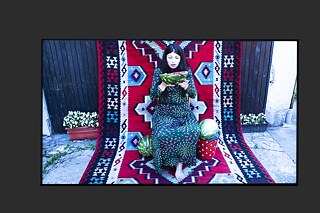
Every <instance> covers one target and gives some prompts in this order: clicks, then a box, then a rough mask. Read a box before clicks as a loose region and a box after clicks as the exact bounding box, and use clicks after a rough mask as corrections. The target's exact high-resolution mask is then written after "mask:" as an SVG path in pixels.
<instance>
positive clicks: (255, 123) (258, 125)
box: [240, 112, 268, 133]
mask: <svg viewBox="0 0 320 213" xmlns="http://www.w3.org/2000/svg"><path fill="white" fill-rule="evenodd" d="M240 122H241V125H242V132H244V133H246V132H264V131H266V129H267V125H268V123H267V119H266V115H265V114H264V113H262V112H261V113H259V114H253V113H249V114H247V115H244V114H240Z"/></svg>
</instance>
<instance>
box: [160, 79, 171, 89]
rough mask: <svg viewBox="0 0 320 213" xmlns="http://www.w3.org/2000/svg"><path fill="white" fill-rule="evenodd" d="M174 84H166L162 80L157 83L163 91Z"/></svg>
mask: <svg viewBox="0 0 320 213" xmlns="http://www.w3.org/2000/svg"><path fill="white" fill-rule="evenodd" d="M172 86H174V85H173V84H166V83H164V82H163V81H162V82H161V84H160V85H159V88H160V89H161V90H162V91H164V90H165V89H166V88H167V87H172Z"/></svg>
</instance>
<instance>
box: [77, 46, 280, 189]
mask: <svg viewBox="0 0 320 213" xmlns="http://www.w3.org/2000/svg"><path fill="white" fill-rule="evenodd" d="M170 42H176V43H177V44H179V45H180V46H181V47H182V48H183V49H184V51H185V55H186V57H187V60H188V63H189V65H190V67H191V70H192V73H193V77H194V82H195V86H196V89H197V92H198V95H197V97H196V98H194V99H191V102H190V105H191V108H192V110H193V113H194V114H195V115H196V118H197V119H198V121H199V122H200V121H202V120H203V119H206V118H212V119H214V120H215V121H216V122H217V123H218V126H219V128H220V130H221V133H222V134H221V137H220V139H219V141H218V144H217V148H216V154H215V156H214V157H213V158H212V159H209V160H201V159H197V164H196V165H195V166H193V167H184V168H183V169H184V173H185V174H187V176H186V178H184V179H183V180H181V181H177V180H176V179H175V178H174V170H173V168H168V167H164V172H163V174H162V175H159V174H157V173H155V171H154V166H153V159H152V156H151V157H143V156H142V155H141V154H140V153H139V152H138V149H137V143H138V141H139V139H140V138H141V137H143V136H145V135H151V127H152V124H151V118H152V115H153V113H154V110H155V108H156V104H157V103H156V101H151V99H150V96H149V89H150V87H151V82H152V77H153V71H154V69H155V67H157V66H158V65H159V63H160V60H161V58H162V54H163V51H164V49H165V47H166V45H168V44H169V43H170ZM96 45H97V56H98V78H99V80H98V83H99V85H98V86H99V104H98V105H99V109H98V114H99V137H98V139H97V144H96V149H95V151H94V154H93V156H92V158H91V160H90V162H89V163H88V165H87V167H86V170H85V172H84V173H83V175H82V177H81V179H80V182H79V184H158V185H164V184H165V185H166V184H273V183H274V180H273V179H272V178H271V176H270V175H269V174H268V172H267V171H266V169H265V168H264V167H263V165H262V164H261V163H260V162H259V160H258V159H257V158H256V157H255V155H254V153H253V152H252V151H251V149H250V147H249V146H248V145H247V144H246V142H245V140H244V138H243V135H242V128H241V124H240V79H241V70H240V67H241V66H240V62H241V41H237V40H176V41H168V40H97V41H96Z"/></svg>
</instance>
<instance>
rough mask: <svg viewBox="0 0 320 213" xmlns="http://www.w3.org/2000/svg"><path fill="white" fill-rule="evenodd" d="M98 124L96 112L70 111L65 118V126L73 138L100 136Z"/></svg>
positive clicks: (81, 138)
mask: <svg viewBox="0 0 320 213" xmlns="http://www.w3.org/2000/svg"><path fill="white" fill-rule="evenodd" d="M98 125H99V123H98V114H97V113H96V112H80V111H69V112H68V114H67V115H66V116H65V117H64V118H63V126H65V127H66V130H67V133H68V134H69V136H70V139H71V140H83V139H95V138H98Z"/></svg>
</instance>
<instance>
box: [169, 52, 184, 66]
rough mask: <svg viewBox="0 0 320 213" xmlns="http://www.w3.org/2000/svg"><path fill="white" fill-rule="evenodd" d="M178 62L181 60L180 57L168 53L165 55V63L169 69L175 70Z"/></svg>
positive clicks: (173, 53)
mask: <svg viewBox="0 0 320 213" xmlns="http://www.w3.org/2000/svg"><path fill="white" fill-rule="evenodd" d="M180 60H181V58H180V56H179V55H178V54H177V53H175V52H172V53H169V54H168V55H167V62H168V65H169V67H170V68H171V69H175V68H177V66H178V65H179V63H180Z"/></svg>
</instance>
